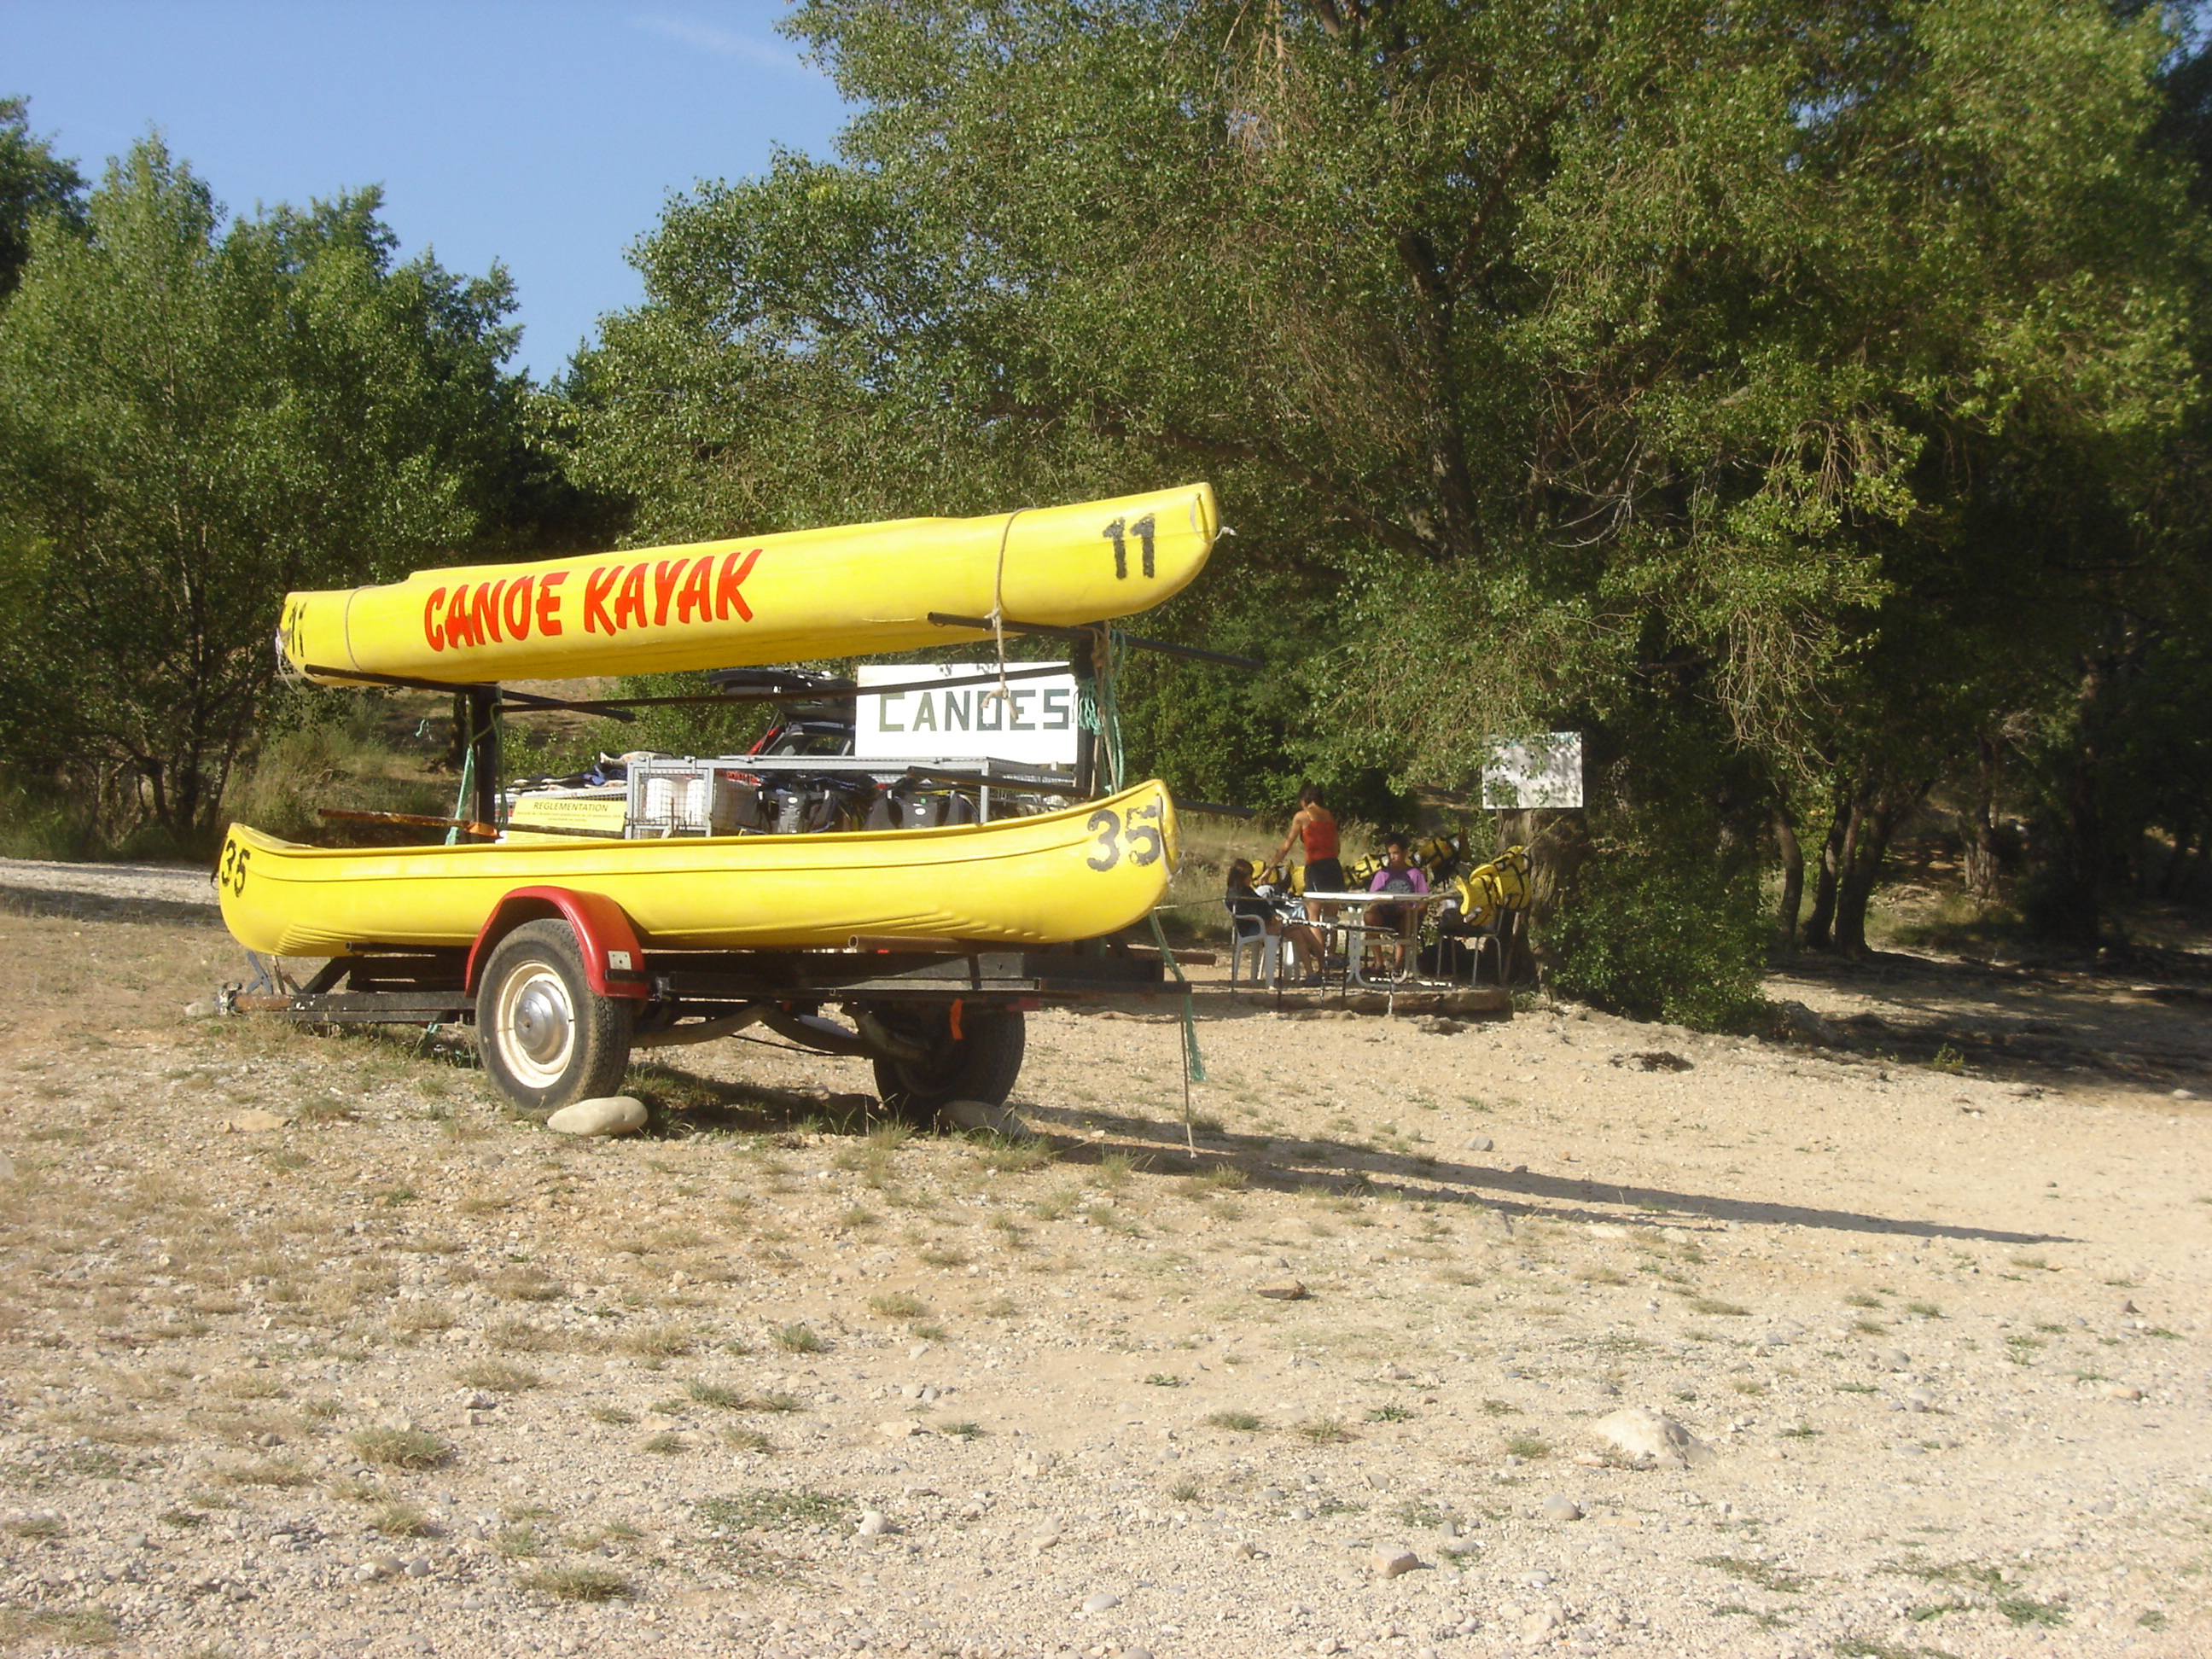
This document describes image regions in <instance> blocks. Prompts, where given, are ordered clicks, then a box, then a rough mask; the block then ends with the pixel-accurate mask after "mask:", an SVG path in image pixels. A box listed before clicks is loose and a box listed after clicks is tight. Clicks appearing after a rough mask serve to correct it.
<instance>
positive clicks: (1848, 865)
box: [1835, 782, 1929, 957]
mask: <svg viewBox="0 0 2212 1659" xmlns="http://www.w3.org/2000/svg"><path fill="white" fill-rule="evenodd" d="M1928 790H1929V784H1928V783H1925V782H1923V783H1917V784H1881V785H1870V786H1869V787H1867V788H1866V789H1864V790H1863V791H1862V792H1861V793H1860V797H1859V799H1857V801H1856V802H1854V803H1853V806H1852V812H1851V831H1850V835H1849V836H1846V837H1845V846H1844V858H1843V860H1842V866H1843V867H1842V868H1841V869H1840V870H1839V871H1838V872H1837V877H1836V935H1835V948H1836V949H1837V950H1838V951H1842V952H1843V953H1844V955H1845V956H1849V957H1863V956H1865V955H1866V954H1867V939H1866V917H1867V906H1868V903H1869V902H1870V901H1871V900H1872V899H1873V897H1874V890H1875V883H1876V882H1878V881H1880V880H1881V866H1882V860H1883V859H1884V858H1885V857H1886V856H1887V854H1888V852H1889V842H1890V837H1891V836H1893V835H1895V834H1896V833H1897V826H1898V825H1899V824H1900V823H1903V822H1904V821H1905V815H1906V814H1907V813H1909V812H1911V811H1912V809H1913V808H1914V807H1916V806H1917V805H1919V804H1920V801H1921V798H1922V797H1923V796H1924V795H1925V794H1927V793H1928Z"/></svg>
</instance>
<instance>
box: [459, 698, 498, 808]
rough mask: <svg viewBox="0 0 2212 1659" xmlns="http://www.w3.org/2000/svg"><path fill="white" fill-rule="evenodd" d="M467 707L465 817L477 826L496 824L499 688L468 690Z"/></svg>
mask: <svg viewBox="0 0 2212 1659" xmlns="http://www.w3.org/2000/svg"><path fill="white" fill-rule="evenodd" d="M464 695H465V701H466V702H467V705H468V710H467V720H468V748H469V758H470V760H471V767H470V774H471V785H472V787H471V791H470V800H469V810H468V812H467V813H466V815H465V816H467V817H472V818H474V819H475V820H476V821H477V823H500V822H501V815H500V810H499V807H500V799H499V798H500V778H501V771H500V754H499V688H498V687H497V686H495V685H492V686H481V687H479V686H471V687H470V688H469V690H467V692H466V693H465V694H464Z"/></svg>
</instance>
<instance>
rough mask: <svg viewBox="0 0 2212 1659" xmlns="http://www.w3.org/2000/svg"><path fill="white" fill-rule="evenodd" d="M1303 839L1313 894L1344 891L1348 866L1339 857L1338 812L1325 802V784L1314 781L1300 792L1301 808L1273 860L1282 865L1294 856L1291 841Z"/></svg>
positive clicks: (1309, 885) (1308, 883) (1307, 884)
mask: <svg viewBox="0 0 2212 1659" xmlns="http://www.w3.org/2000/svg"><path fill="white" fill-rule="evenodd" d="M1292 842H1302V843H1303V844H1304V847H1305V852H1306V885H1305V890H1306V891H1307V892H1309V893H1340V892H1342V891H1343V890H1344V866H1343V864H1342V863H1341V862H1340V860H1339V859H1338V856H1337V854H1338V848H1337V841H1336V815H1335V814H1334V813H1333V812H1331V811H1329V810H1328V807H1327V806H1325V805H1322V798H1321V786H1320V785H1319V784H1315V783H1310V784H1308V785H1306V787H1304V788H1303V789H1301V790H1299V791H1298V810H1297V815H1296V816H1295V817H1292V818H1291V827H1290V830H1289V833H1287V834H1286V835H1285V836H1284V837H1283V844H1282V845H1281V846H1280V847H1279V848H1276V849H1275V856H1274V860H1273V862H1275V863H1277V864H1280V863H1281V862H1282V861H1283V860H1284V859H1285V858H1286V857H1288V856H1289V855H1290V851H1291V843H1292Z"/></svg>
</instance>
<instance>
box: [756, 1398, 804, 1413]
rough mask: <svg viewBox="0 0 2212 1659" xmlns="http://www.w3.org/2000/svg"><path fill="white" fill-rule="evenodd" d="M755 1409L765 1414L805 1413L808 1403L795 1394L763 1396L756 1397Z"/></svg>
mask: <svg viewBox="0 0 2212 1659" xmlns="http://www.w3.org/2000/svg"><path fill="white" fill-rule="evenodd" d="M753 1407H754V1409H755V1410H757V1411H763V1412H803V1411H805V1409H806V1402H805V1401H804V1400H801V1399H800V1398H799V1396H798V1395H795V1394H763V1395H756V1396H755V1397H754V1400H753Z"/></svg>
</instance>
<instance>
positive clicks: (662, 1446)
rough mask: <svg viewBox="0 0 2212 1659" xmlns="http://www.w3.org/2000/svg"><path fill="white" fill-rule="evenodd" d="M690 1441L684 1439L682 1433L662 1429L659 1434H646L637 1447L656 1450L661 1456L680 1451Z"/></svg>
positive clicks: (644, 1449) (643, 1449) (651, 1450)
mask: <svg viewBox="0 0 2212 1659" xmlns="http://www.w3.org/2000/svg"><path fill="white" fill-rule="evenodd" d="M689 1444H690V1442H689V1441H687V1440H685V1439H684V1437H683V1436H682V1435H680V1434H677V1433H674V1432H672V1431H669V1430H666V1429H664V1430H662V1431H660V1432H659V1434H653V1435H647V1437H645V1440H644V1442H643V1443H641V1445H640V1446H639V1447H638V1449H639V1450H640V1451H649V1452H656V1453H659V1455H662V1456H669V1455H672V1454H674V1453H677V1452H680V1451H682V1450H683V1449H684V1448H685V1447H686V1446H687V1445H689Z"/></svg>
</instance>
